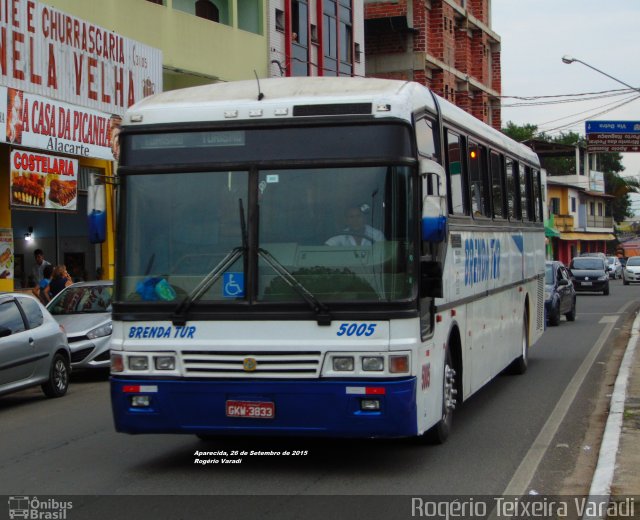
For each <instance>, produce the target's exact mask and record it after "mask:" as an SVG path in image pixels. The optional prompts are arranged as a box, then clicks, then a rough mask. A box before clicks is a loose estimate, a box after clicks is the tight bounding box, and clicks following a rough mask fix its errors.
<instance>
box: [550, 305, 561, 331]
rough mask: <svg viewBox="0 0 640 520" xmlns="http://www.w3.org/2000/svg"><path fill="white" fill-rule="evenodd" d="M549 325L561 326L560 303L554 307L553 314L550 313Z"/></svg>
mask: <svg viewBox="0 0 640 520" xmlns="http://www.w3.org/2000/svg"><path fill="white" fill-rule="evenodd" d="M549 325H551V326H552V327H557V326H558V325H560V302H559V301H558V302H557V303H556V305H554V306H553V308H552V309H551V312H550V313H549Z"/></svg>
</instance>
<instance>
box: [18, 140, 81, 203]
mask: <svg viewBox="0 0 640 520" xmlns="http://www.w3.org/2000/svg"><path fill="white" fill-rule="evenodd" d="M77 195H78V161H77V160H76V159H69V158H68V157H55V156H53V155H44V154H39V153H35V152H28V151H23V150H13V151H12V152H11V205H12V206H21V207H29V208H42V209H57V210H63V211H75V210H76V204H77V198H78V197H77Z"/></svg>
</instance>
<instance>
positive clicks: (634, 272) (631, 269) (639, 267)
mask: <svg viewBox="0 0 640 520" xmlns="http://www.w3.org/2000/svg"><path fill="white" fill-rule="evenodd" d="M632 282H633V283H635V282H640V256H630V257H629V258H627V265H625V266H624V269H623V270H622V283H624V284H625V285H629V284H630V283H632Z"/></svg>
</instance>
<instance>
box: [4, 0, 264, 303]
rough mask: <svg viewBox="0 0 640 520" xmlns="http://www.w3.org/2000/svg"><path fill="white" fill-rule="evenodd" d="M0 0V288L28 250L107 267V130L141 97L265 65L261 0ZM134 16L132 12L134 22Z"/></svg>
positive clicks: (244, 74) (73, 267)
mask: <svg viewBox="0 0 640 520" xmlns="http://www.w3.org/2000/svg"><path fill="white" fill-rule="evenodd" d="M1 6H2V7H1V9H0V248H2V251H1V252H0V253H1V256H0V290H5V291H8V290H14V289H16V290H20V289H24V290H27V289H28V288H29V287H32V286H33V284H34V279H33V276H32V269H33V268H34V266H35V259H34V251H35V250H36V249H42V250H43V251H44V255H45V259H46V260H48V261H49V262H50V263H52V264H61V263H65V264H66V265H67V268H68V270H69V272H70V273H71V274H72V276H73V277H74V278H76V279H94V278H96V277H103V278H111V277H113V274H114V273H113V268H114V256H115V245H114V244H115V202H114V197H113V193H114V184H115V178H116V177H117V161H115V158H114V155H113V150H112V144H113V142H114V141H113V139H112V132H113V129H114V128H115V127H116V126H117V121H118V117H119V116H121V115H122V114H123V113H124V111H125V110H126V109H127V108H128V107H129V106H130V105H132V104H133V103H135V102H137V101H139V100H140V99H142V98H143V97H145V96H147V95H150V94H153V93H157V92H161V91H163V90H171V89H175V88H181V87H188V86H193V85H200V84H204V83H211V82H214V81H231V80H236V79H248V78H252V77H254V75H256V74H257V75H258V76H260V77H266V76H267V75H268V74H269V65H268V56H269V54H268V48H267V47H268V45H267V44H268V38H267V35H266V32H267V31H266V27H267V25H266V5H265V3H264V2H263V0H214V1H211V0H110V1H109V2H98V1H94V0H43V1H36V0H16V1H13V2H2V3H1ZM141 21H143V22H144V23H141Z"/></svg>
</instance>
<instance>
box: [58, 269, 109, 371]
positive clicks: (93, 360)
mask: <svg viewBox="0 0 640 520" xmlns="http://www.w3.org/2000/svg"><path fill="white" fill-rule="evenodd" d="M112 293H113V282H112V281H110V280H98V281H94V282H78V283H74V284H73V285H70V286H69V287H66V288H65V289H64V290H62V291H60V293H58V294H57V295H56V296H55V298H53V299H52V300H51V301H50V302H49V303H48V304H47V309H49V311H50V312H51V314H52V316H53V317H54V318H55V319H56V320H57V321H58V323H60V325H62V326H63V327H64V330H65V332H66V334H67V339H68V340H69V347H70V348H71V366H72V367H74V368H107V367H109V365H110V359H109V349H110V343H111V330H112V326H111V299H112Z"/></svg>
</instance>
